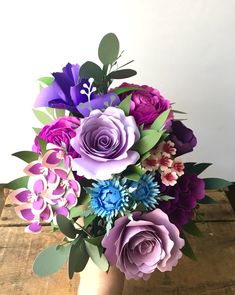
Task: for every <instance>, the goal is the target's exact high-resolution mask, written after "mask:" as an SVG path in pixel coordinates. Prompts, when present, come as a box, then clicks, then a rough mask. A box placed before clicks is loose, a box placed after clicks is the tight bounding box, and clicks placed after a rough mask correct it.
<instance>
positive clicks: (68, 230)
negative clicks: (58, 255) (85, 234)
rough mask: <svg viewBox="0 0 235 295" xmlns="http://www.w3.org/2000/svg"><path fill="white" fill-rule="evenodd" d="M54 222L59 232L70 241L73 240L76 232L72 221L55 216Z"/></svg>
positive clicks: (61, 216)
mask: <svg viewBox="0 0 235 295" xmlns="http://www.w3.org/2000/svg"><path fill="white" fill-rule="evenodd" d="M56 221H57V224H58V227H59V229H60V231H61V232H62V233H63V234H64V235H65V236H66V237H69V238H70V239H75V237H76V235H77V230H76V229H75V227H74V226H73V224H72V221H71V220H69V219H67V218H66V217H65V216H63V215H57V216H56Z"/></svg>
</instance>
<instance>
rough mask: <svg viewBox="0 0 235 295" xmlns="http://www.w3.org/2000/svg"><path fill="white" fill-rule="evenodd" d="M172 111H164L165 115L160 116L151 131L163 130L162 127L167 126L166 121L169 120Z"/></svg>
mask: <svg viewBox="0 0 235 295" xmlns="http://www.w3.org/2000/svg"><path fill="white" fill-rule="evenodd" d="M170 111H171V109H168V110H166V111H164V112H163V113H161V115H159V116H158V117H157V119H156V120H155V121H154V122H153V124H152V125H151V129H154V130H157V131H159V130H161V129H162V127H163V126H164V125H165V122H166V119H167V118H168V116H169V113H170Z"/></svg>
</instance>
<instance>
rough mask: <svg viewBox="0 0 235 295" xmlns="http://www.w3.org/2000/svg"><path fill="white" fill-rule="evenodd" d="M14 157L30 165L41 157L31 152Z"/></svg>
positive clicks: (18, 153) (20, 153)
mask: <svg viewBox="0 0 235 295" xmlns="http://www.w3.org/2000/svg"><path fill="white" fill-rule="evenodd" d="M12 156H14V157H17V158H19V159H21V160H23V161H25V162H27V163H30V162H32V161H36V160H38V157H39V155H38V154H37V153H34V152H31V151H21V152H17V153H14V154H12Z"/></svg>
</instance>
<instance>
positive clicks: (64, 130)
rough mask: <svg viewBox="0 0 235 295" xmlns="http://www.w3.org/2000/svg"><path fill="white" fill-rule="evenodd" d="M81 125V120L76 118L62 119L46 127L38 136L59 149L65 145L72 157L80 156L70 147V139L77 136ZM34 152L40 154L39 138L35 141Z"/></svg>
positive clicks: (65, 117)
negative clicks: (77, 130)
mask: <svg viewBox="0 0 235 295" xmlns="http://www.w3.org/2000/svg"><path fill="white" fill-rule="evenodd" d="M79 125H80V119H79V118H76V117H72V116H70V117H67V116H64V117H60V118H58V119H56V120H54V121H52V122H50V123H49V124H47V125H45V126H44V127H43V128H42V130H41V131H40V132H39V133H38V136H39V137H40V138H41V139H43V140H45V141H46V142H47V143H53V144H55V145H57V146H59V147H61V146H62V145H63V144H65V146H66V149H67V152H68V154H69V155H70V156H72V157H77V156H78V154H77V153H76V152H75V151H74V149H73V148H72V147H71V145H70V139H71V138H72V137H74V136H75V135H76V131H75V130H76V129H77V128H78V126H79ZM32 149H33V151H34V152H36V153H40V152H41V150H40V146H39V143H38V140H37V138H35V140H34V145H33V148H32Z"/></svg>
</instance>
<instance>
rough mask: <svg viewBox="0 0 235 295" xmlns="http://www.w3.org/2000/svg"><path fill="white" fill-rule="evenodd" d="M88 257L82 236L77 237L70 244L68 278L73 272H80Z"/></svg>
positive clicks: (71, 276)
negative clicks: (74, 241) (73, 242)
mask: <svg viewBox="0 0 235 295" xmlns="http://www.w3.org/2000/svg"><path fill="white" fill-rule="evenodd" d="M88 259H89V255H88V253H87V251H86V246H85V242H84V240H83V239H82V238H79V239H78V241H77V242H76V243H75V244H72V246H71V250H70V254H69V265H68V270H69V278H70V280H71V279H72V278H73V275H74V273H75V272H81V271H83V269H84V268H85V266H86V264H87V262H88Z"/></svg>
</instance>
